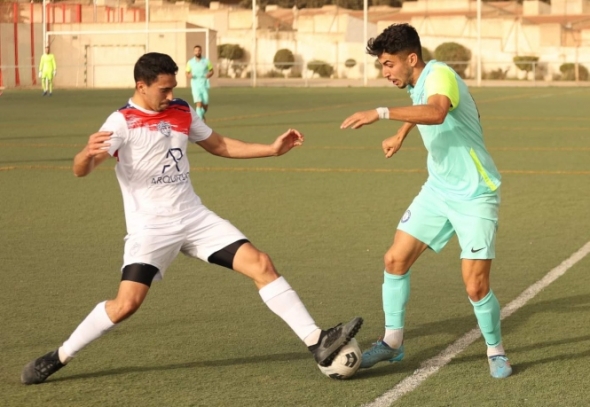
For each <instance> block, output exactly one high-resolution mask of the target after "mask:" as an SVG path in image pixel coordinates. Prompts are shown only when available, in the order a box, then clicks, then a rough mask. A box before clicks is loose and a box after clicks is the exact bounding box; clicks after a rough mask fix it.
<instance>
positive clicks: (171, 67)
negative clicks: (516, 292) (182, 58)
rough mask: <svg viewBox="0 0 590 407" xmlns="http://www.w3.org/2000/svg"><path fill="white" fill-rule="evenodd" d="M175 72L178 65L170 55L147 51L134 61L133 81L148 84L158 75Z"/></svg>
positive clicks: (174, 73)
mask: <svg viewBox="0 0 590 407" xmlns="http://www.w3.org/2000/svg"><path fill="white" fill-rule="evenodd" d="M177 72H178V66H177V65H176V63H175V62H174V60H172V58H170V55H166V54H160V53H159V52H149V53H147V54H143V55H142V56H141V57H139V59H138V60H137V62H136V63H135V68H134V69H133V77H134V78H135V82H139V81H143V82H145V84H146V85H148V86H150V85H151V84H152V83H154V82H155V81H156V79H158V75H161V74H165V75H176V73H177Z"/></svg>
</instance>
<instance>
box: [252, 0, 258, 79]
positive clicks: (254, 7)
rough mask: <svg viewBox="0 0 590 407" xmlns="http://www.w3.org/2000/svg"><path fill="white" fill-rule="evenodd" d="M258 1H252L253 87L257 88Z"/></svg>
mask: <svg viewBox="0 0 590 407" xmlns="http://www.w3.org/2000/svg"><path fill="white" fill-rule="evenodd" d="M256 52H257V51H256V0H252V55H251V58H250V60H251V62H252V87H253V88H255V87H256Z"/></svg>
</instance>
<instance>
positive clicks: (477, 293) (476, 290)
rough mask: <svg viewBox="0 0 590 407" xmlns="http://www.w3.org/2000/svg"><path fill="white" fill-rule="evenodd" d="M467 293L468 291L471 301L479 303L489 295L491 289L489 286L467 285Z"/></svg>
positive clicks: (480, 284) (479, 284) (481, 284)
mask: <svg viewBox="0 0 590 407" xmlns="http://www.w3.org/2000/svg"><path fill="white" fill-rule="evenodd" d="M465 291H467V296H468V297H469V299H470V300H471V301H479V300H481V299H483V298H484V297H485V296H486V295H488V292H489V291H490V287H489V284H483V283H473V284H467V285H466V286H465Z"/></svg>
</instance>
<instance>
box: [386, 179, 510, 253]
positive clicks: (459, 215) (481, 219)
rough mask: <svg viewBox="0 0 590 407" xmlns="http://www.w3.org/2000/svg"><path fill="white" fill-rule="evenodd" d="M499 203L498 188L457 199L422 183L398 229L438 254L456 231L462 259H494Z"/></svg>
mask: <svg viewBox="0 0 590 407" xmlns="http://www.w3.org/2000/svg"><path fill="white" fill-rule="evenodd" d="M499 206H500V194H499V190H498V191H497V193H496V194H492V195H484V196H481V197H477V198H475V199H472V200H469V201H458V200H451V199H448V198H445V197H443V196H441V195H440V194H438V193H437V192H435V191H434V190H432V189H431V188H430V187H428V186H427V185H424V186H423V187H422V190H421V191H420V193H419V194H418V196H416V198H414V201H413V202H412V204H411V205H410V207H409V208H408V210H407V211H406V212H405V213H404V215H403V216H402V219H401V220H400V222H399V224H398V226H397V228H398V230H401V231H403V232H406V233H408V234H409V235H411V236H413V237H415V238H416V239H418V240H420V241H421V242H423V243H425V244H427V245H428V246H429V247H430V248H431V249H432V250H434V251H435V252H437V253H438V252H440V251H441V250H442V249H443V247H445V245H446V244H447V242H448V241H449V240H450V239H451V237H453V235H455V234H457V238H458V239H459V245H460V246H461V258H462V259H493V258H495V257H496V247H495V246H496V232H497V230H498V209H499Z"/></svg>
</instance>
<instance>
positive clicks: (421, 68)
mask: <svg viewBox="0 0 590 407" xmlns="http://www.w3.org/2000/svg"><path fill="white" fill-rule="evenodd" d="M425 67H426V64H425V63H424V61H418V63H417V64H416V66H415V67H414V72H413V73H412V80H411V82H410V85H412V86H416V83H418V78H420V75H422V71H424V68H425Z"/></svg>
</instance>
